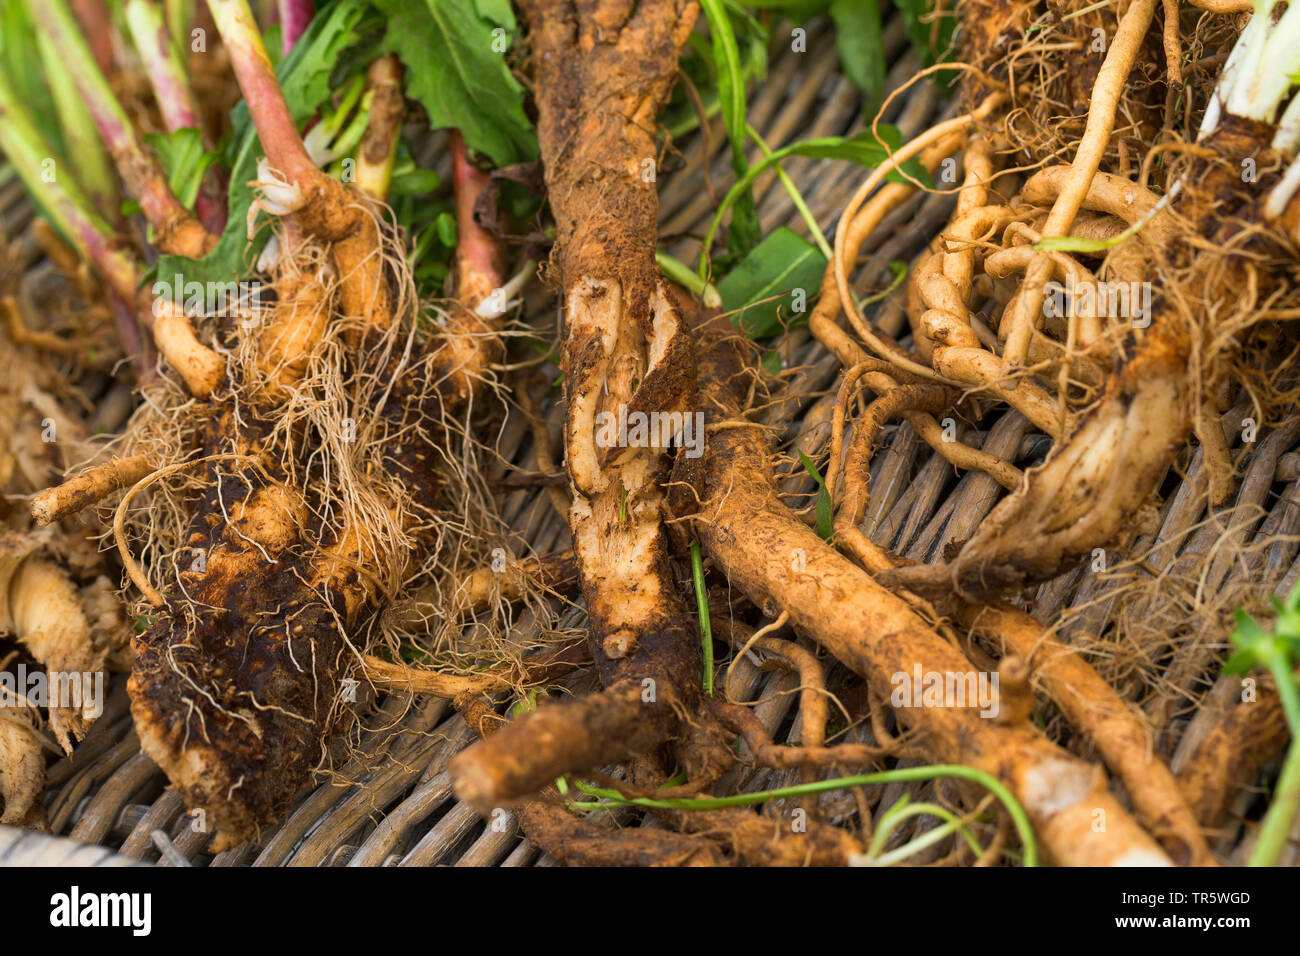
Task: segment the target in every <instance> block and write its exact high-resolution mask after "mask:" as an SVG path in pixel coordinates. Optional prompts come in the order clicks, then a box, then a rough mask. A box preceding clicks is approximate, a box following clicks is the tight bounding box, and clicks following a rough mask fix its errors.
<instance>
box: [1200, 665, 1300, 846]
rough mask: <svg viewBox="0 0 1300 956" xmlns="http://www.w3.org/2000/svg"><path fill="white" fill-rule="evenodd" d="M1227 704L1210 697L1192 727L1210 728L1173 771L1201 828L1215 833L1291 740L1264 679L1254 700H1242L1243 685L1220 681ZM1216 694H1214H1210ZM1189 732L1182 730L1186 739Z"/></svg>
mask: <svg viewBox="0 0 1300 956" xmlns="http://www.w3.org/2000/svg"><path fill="white" fill-rule="evenodd" d="M1222 680H1223V683H1224V685H1225V686H1224V688H1223V689H1224V690H1225V691H1226V692H1227V696H1228V698H1229V703H1228V704H1227V706H1226V707H1225V706H1224V705H1223V704H1222V702H1221V701H1220V700H1219V699H1216V698H1219V697H1220V695H1218V694H1217V693H1212V695H1211V697H1210V698H1207V700H1206V702H1205V704H1204V706H1203V709H1202V711H1201V712H1199V713H1198V714H1197V716H1196V718H1195V719H1194V724H1195V723H1199V722H1208V723H1210V724H1211V726H1210V727H1209V728H1208V729H1207V731H1206V732H1205V734H1204V735H1203V736H1201V737H1200V739H1199V741H1198V742H1196V743H1195V745H1194V746H1193V747H1192V749H1191V752H1190V753H1189V754H1188V755H1187V758H1186V759H1185V760H1184V761H1183V763H1182V766H1180V767H1179V768H1178V773H1177V777H1178V786H1179V787H1180V788H1182V792H1183V795H1184V797H1185V798H1186V800H1187V803H1188V804H1189V805H1190V806H1191V808H1192V812H1193V813H1195V814H1196V819H1197V820H1198V821H1200V824H1201V826H1203V827H1205V828H1206V829H1209V830H1217V829H1219V828H1220V827H1222V826H1223V825H1224V823H1225V822H1226V820H1227V817H1228V809H1229V807H1230V806H1231V804H1232V801H1233V799H1234V798H1235V797H1236V796H1237V795H1238V794H1239V793H1240V792H1241V790H1242V788H1244V787H1249V786H1250V785H1251V784H1253V783H1254V782H1255V781H1256V780H1257V779H1258V778H1259V773H1260V771H1261V770H1262V769H1263V767H1264V765H1265V764H1267V763H1268V762H1269V761H1270V760H1273V759H1275V758H1276V757H1277V756H1278V755H1279V754H1281V753H1282V752H1283V751H1284V750H1285V749H1286V746H1287V742H1288V741H1289V740H1290V739H1291V735H1290V733H1289V732H1288V730H1287V725H1286V719H1285V717H1284V715H1283V713H1282V702H1281V700H1280V699H1279V697H1278V696H1277V691H1276V690H1275V689H1274V688H1273V687H1272V686H1271V684H1270V683H1269V682H1268V680H1267V678H1266V679H1264V680H1262V681H1260V682H1259V684H1258V686H1257V687H1256V689H1255V698H1254V699H1251V700H1243V699H1242V697H1243V687H1244V686H1245V685H1244V683H1243V682H1242V681H1241V680H1240V679H1238V678H1227V677H1225V678H1223V679H1222ZM1216 690H1217V688H1216ZM1192 729H1193V728H1190V727H1189V729H1188V733H1189V734H1190V733H1191V732H1192Z"/></svg>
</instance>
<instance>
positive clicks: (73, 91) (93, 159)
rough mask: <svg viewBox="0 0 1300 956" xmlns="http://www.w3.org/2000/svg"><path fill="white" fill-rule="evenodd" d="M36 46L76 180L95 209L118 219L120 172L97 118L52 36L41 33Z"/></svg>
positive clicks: (37, 37)
mask: <svg viewBox="0 0 1300 956" xmlns="http://www.w3.org/2000/svg"><path fill="white" fill-rule="evenodd" d="M36 48H37V51H38V52H39V54H40V57H41V63H42V64H43V65H44V67H45V77H46V79H47V80H48V81H49V84H50V92H51V93H52V94H53V96H54V108H55V111H56V112H57V113H58V118H59V127H60V128H61V129H62V130H63V139H64V142H65V144H66V146H67V152H68V155H67V156H66V157H65V159H66V160H67V162H69V163H70V164H71V165H72V167H73V169H74V171H75V172H76V178H77V181H78V182H80V183H81V184H82V185H84V186H85V187H86V190H87V192H89V194H90V198H91V199H92V200H93V201H94V204H95V208H96V209H98V210H99V211H100V212H101V213H102V214H103V215H104V216H106V217H107V218H109V219H110V220H116V219H117V218H118V217H119V212H118V210H119V208H120V205H121V200H120V198H119V193H118V187H117V174H116V173H115V172H114V171H113V162H112V160H111V159H109V156H108V153H107V152H106V151H105V150H104V143H103V141H102V140H101V139H100V138H99V130H97V129H96V128H95V121H94V119H93V118H92V117H91V115H90V111H89V110H87V109H86V104H85V102H84V101H83V100H82V98H81V95H80V94H79V93H78V92H77V88H76V86H75V85H74V84H73V82H72V78H71V77H70V76H68V73H67V71H66V70H64V69H63V63H62V61H61V60H60V59H59V56H58V53H57V52H56V51H55V49H54V46H53V45H52V44H51V43H50V40H49V37H47V36H45V35H44V34H43V33H38V34H37V36H36Z"/></svg>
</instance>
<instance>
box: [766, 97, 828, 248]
mask: <svg viewBox="0 0 1300 956" xmlns="http://www.w3.org/2000/svg"><path fill="white" fill-rule="evenodd" d="M745 130H746V132H748V133H749V138H750V139H752V140H753V141H754V142H755V143H756V144H757V145H758V148H759V150H760V151H762V153H763V158H764V159H767V158H769V157H771V155H772V150H771V149H769V148H768V145H767V143H765V142H763V137H761V136H759V135H758V130H756V129H754V127H752V126H750V125H749V124H748V123H746V124H745ZM776 175H777V176H778V177H779V178H780V180H781V185H782V186H784V187H785V191H786V192H787V193H789V195H790V201H791V202H793V203H794V208H795V209H797V210H798V211H799V215H800V216H801V217H803V221H804V224H805V225H806V226H807V227H808V233H809V235H811V236H812V237H813V241H814V242H816V243H817V248H819V249H821V251H822V255H824V256H825V257H826V261H827V262H830V261H831V258H832V257H833V255H834V253H833V252H832V251H831V244H830V243H829V242H827V241H826V236H825V235H824V234H823V233H822V231H821V227H820V226H818V225H817V217H816V216H814V215H813V214H812V211H811V210H810V209H809V208H808V204H807V203H806V202H804V198H803V193H801V192H799V187H797V186H796V185H795V184H794V182H793V180H791V179H790V175H789V173H787V172H786V171H785V169H784V168H782V166H781V163H780V161H779V160H778V161H777V162H776Z"/></svg>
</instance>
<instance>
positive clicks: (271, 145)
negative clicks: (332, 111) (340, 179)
mask: <svg viewBox="0 0 1300 956" xmlns="http://www.w3.org/2000/svg"><path fill="white" fill-rule="evenodd" d="M208 9H209V10H211V11H212V18H213V20H215V21H216V24H217V32H219V33H220V34H221V40H222V42H223V43H225V45H226V50H227V51H228V52H229V53H230V64H231V66H232V67H234V70H235V79H236V80H238V81H239V89H240V91H241V92H242V93H243V94H244V100H245V101H246V102H247V103H248V112H249V114H250V115H251V116H252V118H253V125H254V126H255V127H256V128H257V138H258V139H259V140H260V141H261V143H262V148H263V149H264V150H265V151H266V158H267V159H268V160H269V161H270V164H271V166H272V167H273V168H274V169H276V170H278V171H279V173H280V175H282V176H284V177H285V179H287V180H288V181H289V182H290V183H293V184H294V185H297V186H299V187H302V188H309V187H312V186H313V185H315V184H317V183H319V181H320V180H321V178H322V177H324V175H325V174H324V173H323V172H321V170H320V169H319V168H318V167H317V166H316V164H315V163H313V162H312V160H311V157H310V156H308V155H307V149H306V147H305V146H303V144H302V137H301V136H300V135H299V134H298V127H297V125H296V124H295V123H294V121H293V116H292V114H290V112H289V106H288V104H287V103H285V101H284V93H283V92H282V91H281V89H280V82H279V80H278V79H277V78H276V76H275V71H274V70H273V69H271V61H270V58H268V57H267V55H266V47H265V46H264V45H263V44H262V34H261V32H260V31H259V30H258V27H257V22H256V21H255V20H254V19H253V13H252V11H251V10H250V9H249V7H248V2H247V0H208Z"/></svg>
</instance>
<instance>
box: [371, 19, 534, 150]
mask: <svg viewBox="0 0 1300 956" xmlns="http://www.w3.org/2000/svg"><path fill="white" fill-rule="evenodd" d="M374 4H375V6H376V7H377V8H378V9H379V10H381V11H382V12H383V13H385V14H386V15H387V17H388V30H387V32H386V33H385V34H384V39H383V43H382V44H381V49H382V51H383V52H385V53H388V52H393V53H396V54H397V55H398V57H400V58H401V60H402V62H403V63H405V64H406V65H407V67H408V68H409V69H410V74H409V76H410V79H409V81H408V90H409V92H410V95H411V96H412V97H414V98H415V99H417V100H419V101H420V102H421V103H422V104H423V105H424V108H425V110H426V111H427V112H428V114H429V123H430V125H431V126H433V127H434V128H435V129H438V128H442V127H455V128H457V129H459V130H460V131H461V133H462V134H463V135H464V137H465V142H466V144H467V145H469V146H470V147H471V148H472V149H476V150H478V151H479V152H480V153H483V154H485V155H486V156H488V157H489V158H491V160H492V161H493V162H494V163H496V164H497V165H498V166H505V165H507V164H509V163H517V162H523V161H525V160H529V159H532V158H534V157H535V156H536V155H537V136H536V133H535V131H534V130H533V126H532V124H531V123H530V122H529V121H528V117H527V116H525V115H524V108H523V102H524V91H523V88H522V87H521V86H520V85H519V84H518V83H517V82H516V81H515V78H514V77H513V76H511V74H510V70H509V68H508V67H507V66H506V61H505V57H504V56H503V54H502V53H501V52H497V51H496V50H494V49H493V44H494V42H497V39H498V38H497V37H494V36H493V30H494V29H500V27H499V26H496V25H495V24H499V23H500V19H490V18H489V17H495V18H501V17H502V11H501V5H502V4H501V2H500V0H374ZM485 14H486V15H485Z"/></svg>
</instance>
